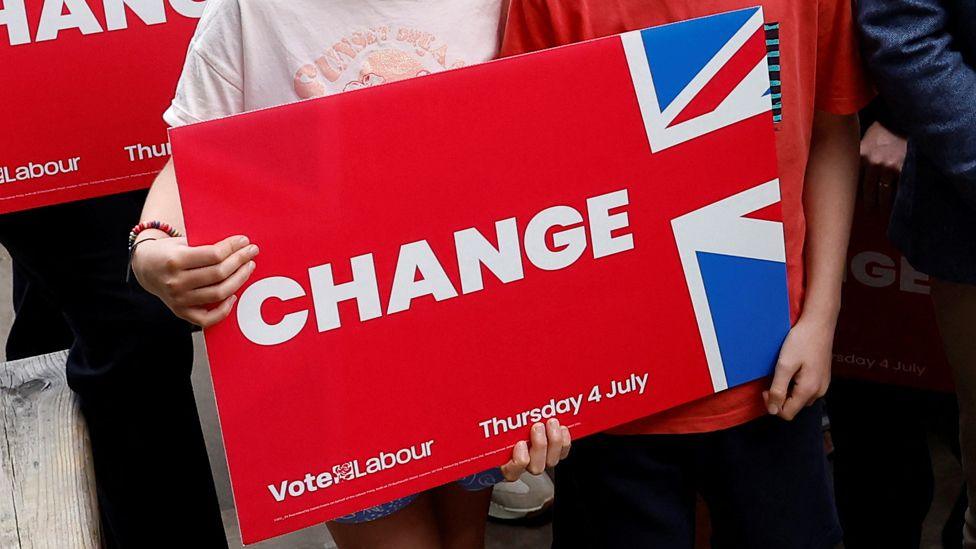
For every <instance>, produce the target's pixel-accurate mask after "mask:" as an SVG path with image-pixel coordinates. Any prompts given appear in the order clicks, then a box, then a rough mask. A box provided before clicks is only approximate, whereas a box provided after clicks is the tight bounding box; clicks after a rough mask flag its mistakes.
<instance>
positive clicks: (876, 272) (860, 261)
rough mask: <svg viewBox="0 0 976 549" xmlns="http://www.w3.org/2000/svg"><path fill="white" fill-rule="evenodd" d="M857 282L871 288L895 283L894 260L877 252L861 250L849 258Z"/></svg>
mask: <svg viewBox="0 0 976 549" xmlns="http://www.w3.org/2000/svg"><path fill="white" fill-rule="evenodd" d="M851 269H852V270H853V272H854V278H855V279H857V281H858V282H860V283H861V284H864V285H865V286H869V287H871V288H885V287H888V286H891V285H892V284H894V283H895V276H896V275H895V260H893V259H891V258H890V257H888V256H886V255H884V254H881V253H878V252H861V253H859V254H857V255H855V256H854V258H853V259H852V260H851Z"/></svg>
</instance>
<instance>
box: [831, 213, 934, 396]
mask: <svg viewBox="0 0 976 549" xmlns="http://www.w3.org/2000/svg"><path fill="white" fill-rule="evenodd" d="M887 225H888V223H887V219H885V218H884V217H883V216H881V215H880V214H879V213H877V212H870V211H865V210H864V209H863V208H860V207H859V208H858V210H857V214H856V217H855V222H854V232H853V234H852V236H851V245H850V251H849V253H848V263H847V267H848V271H847V278H846V280H845V282H844V294H843V305H844V306H843V308H842V309H841V314H840V319H839V321H838V325H837V337H836V339H835V341H834V372H835V373H836V374H837V375H840V376H844V377H850V378H856V379H863V380H868V381H878V382H881V383H893V384H896V385H904V386H910V387H917V388H920V389H930V390H936V391H952V390H953V389H952V388H953V385H952V375H951V371H950V369H949V363H948V362H947V360H946V356H945V351H944V350H943V348H942V341H941V339H940V337H939V330H938V326H937V325H936V322H935V312H934V311H933V309H932V300H931V298H930V297H929V277H928V276H926V275H925V274H923V273H920V272H918V271H916V270H915V269H914V268H912V266H911V265H910V264H909V263H908V260H907V259H905V258H904V257H902V255H901V254H900V253H899V252H898V250H897V249H895V247H894V246H893V245H892V244H891V243H890V242H889V241H888V238H887V236H885V229H886V227H887Z"/></svg>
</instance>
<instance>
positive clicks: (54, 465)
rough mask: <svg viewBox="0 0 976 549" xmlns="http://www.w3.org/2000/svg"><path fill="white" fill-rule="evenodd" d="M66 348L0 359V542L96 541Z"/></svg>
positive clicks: (10, 546)
mask: <svg viewBox="0 0 976 549" xmlns="http://www.w3.org/2000/svg"><path fill="white" fill-rule="evenodd" d="M66 358H67V352H66V351H63V352H60V353H54V354H50V355H45V356H40V357H35V358H30V359H26V360H19V361H13V362H4V363H0V547H2V548H4V549H89V548H92V549H96V548H98V547H100V546H101V544H100V541H99V539H100V535H99V523H98V507H97V500H96V496H95V473H94V469H93V467H92V459H91V445H90V442H89V440H88V433H87V431H86V429H85V423H84V421H83V420H82V417H81V411H80V409H79V406H78V401H77V399H76V398H75V395H74V393H72V392H71V389H69V388H68V383H67V380H66V379H65V371H64V364H65V360H66Z"/></svg>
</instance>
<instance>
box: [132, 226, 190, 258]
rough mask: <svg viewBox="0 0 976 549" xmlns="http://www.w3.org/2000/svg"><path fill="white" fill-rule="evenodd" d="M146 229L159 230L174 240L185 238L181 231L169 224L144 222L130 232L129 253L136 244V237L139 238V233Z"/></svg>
mask: <svg viewBox="0 0 976 549" xmlns="http://www.w3.org/2000/svg"><path fill="white" fill-rule="evenodd" d="M146 229H157V230H160V231H163V232H164V233H166V234H168V235H170V236H172V237H174V238H175V237H178V236H183V235H182V234H180V231H177V230H176V229H174V228H173V227H172V225H170V224H169V223H163V222H162V221H144V222H142V223H140V224H138V225H136V226H135V227H132V230H131V231H129V251H132V246H133V245H134V244H135V243H136V237H138V236H139V233H141V232H142V231H145V230H146Z"/></svg>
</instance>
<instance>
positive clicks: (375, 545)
mask: <svg viewBox="0 0 976 549" xmlns="http://www.w3.org/2000/svg"><path fill="white" fill-rule="evenodd" d="M437 518H438V517H437V515H436V514H435V512H434V505H433V497H432V495H431V494H430V492H425V493H423V494H420V495H419V496H418V497H417V499H416V500H415V501H414V502H413V503H411V504H410V505H408V506H406V507H404V508H403V509H400V510H399V511H397V512H396V513H393V514H392V515H390V516H388V517H383V518H381V519H377V520H373V521H370V522H363V523H359V524H340V523H338V522H330V523H329V532H330V533H331V534H332V537H333V538H334V539H335V541H336V544H337V545H338V546H339V549H440V548H441V540H440V534H439V532H438V529H437Z"/></svg>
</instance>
